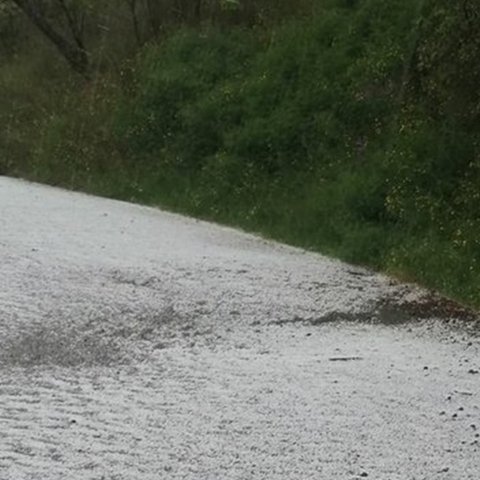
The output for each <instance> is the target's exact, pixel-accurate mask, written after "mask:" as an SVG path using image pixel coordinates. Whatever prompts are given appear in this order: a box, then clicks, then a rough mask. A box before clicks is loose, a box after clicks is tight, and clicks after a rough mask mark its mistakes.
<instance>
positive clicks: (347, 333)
mask: <svg viewBox="0 0 480 480" xmlns="http://www.w3.org/2000/svg"><path fill="white" fill-rule="evenodd" d="M428 298H429V297H428V295H427V294H426V293H425V292H422V291H421V290H419V289H416V288H414V287H412V286H408V285H399V284H397V283H395V282H393V281H391V280H389V279H388V278H386V277H384V276H381V275H377V274H374V273H372V272H369V271H367V270H363V269H361V268H358V267H352V266H349V265H346V264H343V263H341V262H338V261H335V260H331V259H328V258H325V257H323V256H320V255H317V254H312V253H307V252H305V251H302V250H299V249H294V248H290V247H286V246H282V245H280V244H276V243H273V242H269V241H265V240H263V239H261V238H257V237H254V236H252V235H247V234H244V233H241V232H238V231H235V230H232V229H229V228H224V227H219V226H216V225H212V224H208V223H205V222H199V221H196V220H192V219H189V218H185V217H182V216H178V215H173V214H170V213H165V212H163V211H160V210H157V209H153V208H146V207H141V206H137V205H131V204H128V203H122V202H116V201H111V200H106V199H99V198H95V197H91V196H87V195H83V194H78V193H70V192H66V191H63V190H60V189H54V188H49V187H44V186H39V185H35V184H30V183H27V182H22V181H18V180H12V179H7V178H4V177H0V480H66V479H68V480H70V479H74V480H76V479H85V480H87V479H88V480H101V479H104V480H113V479H115V480H147V479H152V480H153V479H155V480H158V479H188V480H233V479H238V480H249V479H252V480H257V479H265V480H278V479H282V480H307V479H320V480H323V479H325V480H334V479H341V480H353V479H360V478H370V479H377V480H397V479H398V480H404V479H405V480H406V479H408V480H414V479H417V480H421V479H425V480H436V479H442V480H478V479H479V478H480V438H479V437H480V374H479V373H478V371H479V370H480V340H479V334H478V333H479V332H480V330H479V329H478V326H475V325H476V324H475V322H474V321H473V320H469V321H468V320H458V321H457V320H455V319H453V318H452V319H450V320H451V321H447V320H448V319H446V318H435V317H437V316H440V315H435V314H434V313H431V314H429V313H428V312H429V311H431V312H434V310H428V309H426V307H425V308H423V307H422V306H423V305H427V302H428V301H427V299H428ZM425 311H426V312H427V313H425ZM430 317H432V318H430ZM454 320H455V321H454Z"/></svg>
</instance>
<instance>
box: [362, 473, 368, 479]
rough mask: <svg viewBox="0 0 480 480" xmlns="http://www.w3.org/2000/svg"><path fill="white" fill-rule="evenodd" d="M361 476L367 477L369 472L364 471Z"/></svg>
mask: <svg viewBox="0 0 480 480" xmlns="http://www.w3.org/2000/svg"><path fill="white" fill-rule="evenodd" d="M360 476H361V477H364V478H365V477H368V473H367V472H362V473H361V474H360Z"/></svg>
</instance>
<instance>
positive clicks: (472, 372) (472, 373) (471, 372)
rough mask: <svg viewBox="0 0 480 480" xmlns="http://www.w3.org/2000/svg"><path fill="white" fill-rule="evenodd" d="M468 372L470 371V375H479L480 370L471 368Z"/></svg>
mask: <svg viewBox="0 0 480 480" xmlns="http://www.w3.org/2000/svg"><path fill="white" fill-rule="evenodd" d="M468 373H469V374H470V375H478V373H479V372H478V370H475V369H474V368H471V369H470V370H469V371H468Z"/></svg>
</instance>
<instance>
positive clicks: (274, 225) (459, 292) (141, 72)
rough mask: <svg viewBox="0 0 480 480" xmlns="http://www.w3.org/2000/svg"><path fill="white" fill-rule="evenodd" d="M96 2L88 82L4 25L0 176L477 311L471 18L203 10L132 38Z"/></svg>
mask: <svg viewBox="0 0 480 480" xmlns="http://www.w3.org/2000/svg"><path fill="white" fill-rule="evenodd" d="M100 3H101V2H100ZM107 3H108V4H109V8H110V10H108V9H107V10H105V11H102V12H95V15H97V17H95V18H107V19H108V20H109V21H110V22H111V24H110V25H109V27H108V32H109V33H108V35H107V34H102V30H101V29H97V30H95V29H92V31H91V32H90V34H89V35H90V37H89V40H90V43H91V45H93V47H91V53H90V54H89V57H88V58H89V60H90V62H91V65H90V66H89V71H88V75H85V76H84V78H83V77H82V76H81V75H80V76H79V75H76V74H75V73H71V71H72V69H71V68H70V69H69V68H68V64H67V63H66V62H64V63H62V62H61V61H59V60H57V59H56V53H55V52H53V50H52V48H51V47H50V45H49V44H48V42H44V43H40V44H38V42H39V39H40V37H38V36H35V33H34V32H33V31H31V28H30V27H28V25H27V24H26V23H23V22H26V20H25V19H22V18H18V19H17V17H15V18H16V20H15V21H16V22H18V23H17V25H20V27H18V28H17V30H16V33H15V32H9V31H8V28H10V29H11V28H12V27H11V25H12V22H10V23H8V22H7V24H6V25H7V26H8V28H7V26H5V25H4V26H3V27H2V30H1V35H0V37H1V38H3V39H4V42H3V43H2V45H3V47H2V48H3V49H4V50H5V52H10V53H6V54H5V56H4V59H3V60H2V62H1V65H0V122H1V125H2V129H1V131H0V172H1V173H6V174H10V175H17V176H22V177H26V178H29V179H35V180H40V181H43V182H47V183H51V184H58V185H63V186H66V187H69V188H75V189H82V190H86V191H90V192H95V193H100V194H103V195H107V196H112V197H116V198H123V199H129V200H134V201H139V202H145V203H151V204H161V205H164V206H166V207H169V208H171V209H174V210H178V211H182V212H186V213H190V214H193V215H196V216H199V217H203V218H208V219H213V220H217V221H220V222H225V223H229V224H234V225H239V226H242V227H244V228H246V229H249V230H253V231H259V232H262V233H264V234H266V235H268V236H271V237H273V238H276V239H280V240H283V241H286V242H289V243H292V244H295V245H301V246H304V247H307V248H311V249H316V250H319V251H322V252H326V253H328V254H332V255H335V256H339V257H341V258H343V259H346V260H349V261H352V262H357V263H362V264H366V265H370V266H373V267H374V268H377V269H380V270H384V271H387V272H390V273H394V274H396V275H398V276H400V277H402V278H405V279H409V280H415V281H419V282H421V283H423V284H425V285H428V286H430V287H433V288H436V289H438V290H440V291H442V292H443V293H445V294H448V295H450V296H453V297H455V298H457V299H459V300H461V301H463V302H465V303H468V304H470V305H474V306H477V307H478V306H480V204H479V200H480V156H479V155H480V150H479V149H480V122H479V113H480V90H479V89H478V85H480V63H479V62H478V58H479V54H480V18H479V17H478V14H479V13H480V5H479V4H477V2H475V1H468V0H467V1H455V2H452V1H451V0H425V1H423V2H419V1H418V0H318V1H316V2H315V1H313V2H307V1H305V2H296V3H292V2H288V1H286V0H285V1H283V2H267V1H265V2H263V1H258V2H240V3H238V2H235V1H228V2H220V3H218V2H213V1H212V2H211V3H208V4H207V5H205V4H202V5H201V6H202V9H201V10H195V9H194V10H188V9H186V10H184V13H185V14H184V15H183V16H180V17H176V16H174V15H173V14H172V15H163V16H162V17H161V20H159V18H158V17H155V16H154V15H153V14H152V12H151V11H148V9H147V8H146V7H148V4H149V2H146V3H145V4H142V5H143V10H142V8H140V7H138V10H133V12H134V13H135V16H134V17H133V20H134V22H133V27H134V28H133V27H132V30H131V33H130V37H128V35H127V34H126V33H125V32H126V25H127V24H128V22H127V19H128V21H130V20H131V19H132V16H131V15H130V16H129V15H127V14H128V12H130V14H131V13H132V10H130V11H129V10H128V9H127V10H125V11H124V13H121V12H120V10H119V9H115V8H113V7H112V4H111V3H112V2H107ZM127 3H128V2H127ZM167 3H168V2H165V4H164V7H163V8H164V9H165V10H164V11H163V13H165V12H172V11H175V12H177V11H178V9H177V10H169V9H167V7H168V5H167ZM187 4H188V5H190V6H191V5H193V4H194V2H190V3H188V2H187ZM199 4H200V3H199ZM156 5H157V7H158V3H157V4H156ZM177 7H178V5H177ZM180 11H182V10H181V9H180ZM119 12H120V13H119ZM107 13H108V14H107ZM14 14H16V13H14ZM90 15H91V16H94V14H93V13H90ZM19 31H20V32H26V33H22V35H19V34H18V32H19ZM105 31H107V30H105ZM112 32H113V33H112ZM12 38H14V40H12ZM10 40H11V41H10ZM12 42H13V44H12ZM32 42H37V47H36V49H35V51H34V52H32Z"/></svg>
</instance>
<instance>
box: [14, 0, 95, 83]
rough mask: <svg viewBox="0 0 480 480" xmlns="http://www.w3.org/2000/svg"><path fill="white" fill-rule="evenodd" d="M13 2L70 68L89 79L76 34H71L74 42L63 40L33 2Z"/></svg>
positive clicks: (81, 44) (87, 67)
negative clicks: (52, 45)
mask: <svg viewBox="0 0 480 480" xmlns="http://www.w3.org/2000/svg"><path fill="white" fill-rule="evenodd" d="M13 2H14V3H15V4H16V5H17V6H18V7H19V8H20V9H21V10H22V11H23V12H24V13H25V15H27V17H28V18H29V19H30V21H31V22H32V23H33V24H34V25H35V26H36V27H37V28H38V29H39V30H40V31H41V32H42V33H43V34H44V35H45V36H46V37H47V38H48V40H49V41H50V42H51V43H53V44H54V45H55V47H56V48H57V50H58V51H59V52H60V53H61V55H62V56H63V57H64V58H65V60H66V61H67V62H68V64H69V65H70V67H71V68H72V69H73V70H74V71H75V72H77V73H79V74H80V75H82V76H83V77H85V78H88V77H89V61H88V54H87V51H86V50H85V48H84V47H83V43H82V41H81V40H80V39H77V38H75V37H76V34H77V32H72V33H73V35H74V38H75V42H72V41H71V40H69V39H68V38H65V36H63V35H62V34H61V33H59V32H58V31H57V30H56V29H55V28H54V27H53V26H52V25H51V23H50V22H49V21H48V19H47V18H46V16H45V14H44V12H43V11H42V9H41V8H40V5H39V2H36V1H35V0H13Z"/></svg>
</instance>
